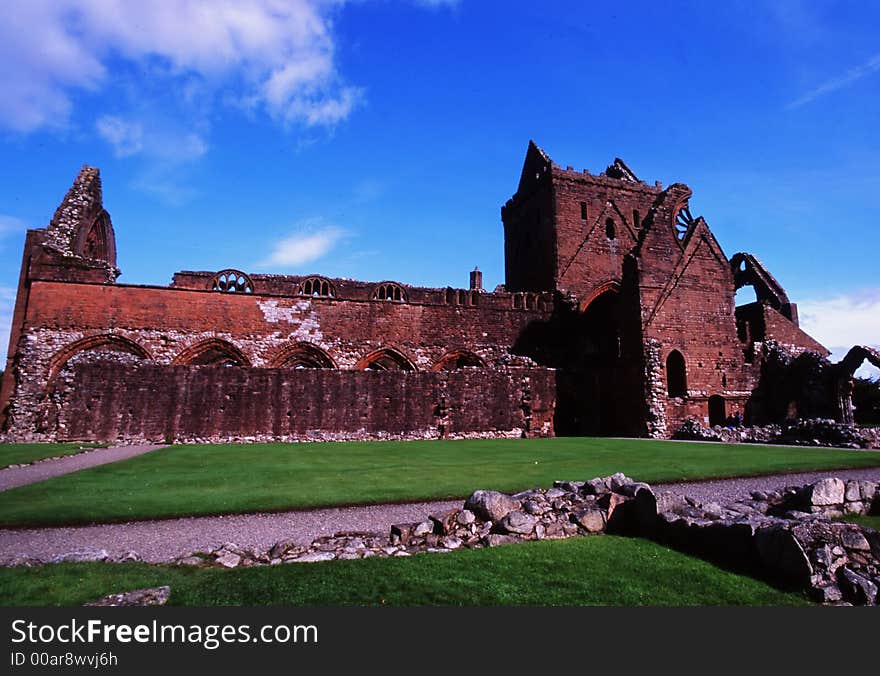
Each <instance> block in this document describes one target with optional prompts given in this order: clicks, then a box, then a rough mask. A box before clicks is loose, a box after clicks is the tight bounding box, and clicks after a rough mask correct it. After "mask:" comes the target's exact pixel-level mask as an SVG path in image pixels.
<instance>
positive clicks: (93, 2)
mask: <svg viewBox="0 0 880 676" xmlns="http://www.w3.org/2000/svg"><path fill="white" fill-rule="evenodd" d="M344 3H345V0H249V1H247V2H245V1H242V0H163V2H161V3H135V2H131V1H130V0H7V2H6V3H5V5H4V20H3V22H0V79H2V81H3V83H4V91H3V96H2V97H0V124H3V125H4V126H6V127H8V128H11V129H14V130H17V131H31V130H34V129H38V128H45V127H63V126H65V124H67V122H68V118H69V116H70V113H71V110H72V98H73V95H74V93H75V92H76V91H77V90H99V89H101V88H103V87H106V86H107V85H108V84H109V83H110V81H111V78H110V77H109V72H110V71H111V69H112V68H113V66H114V60H115V59H119V58H122V59H126V60H129V61H131V62H135V63H139V64H154V65H155V63H157V62H158V63H159V64H162V65H164V70H165V73H166V77H167V78H169V80H170V81H172V82H174V81H175V78H179V79H187V78H189V79H191V78H192V77H193V76H194V75H195V76H197V77H199V78H201V79H203V80H205V81H206V82H208V83H210V84H211V86H212V87H213V88H215V89H217V90H223V91H227V90H229V89H234V90H235V91H236V95H235V97H233V98H236V97H237V98H238V99H239V100H242V101H245V100H246V101H248V102H249V103H250V104H251V105H256V106H259V107H261V108H262V109H264V110H265V111H266V112H267V113H268V114H270V115H271V116H272V117H273V118H275V119H278V120H280V121H283V122H285V123H289V124H301V125H304V126H323V125H332V124H335V123H337V122H339V121H340V120H342V119H345V117H347V116H348V115H349V114H350V113H351V111H352V110H353V109H354V107H355V106H356V104H357V103H358V102H359V101H360V100H361V99H362V90H360V89H358V88H357V87H352V86H350V85H347V84H346V83H345V82H344V80H343V78H342V77H341V75H340V73H339V72H338V68H337V64H336V58H335V51H336V44H335V36H334V34H333V22H332V19H333V14H334V12H335V11H336V9H337V8H338V7H341V6H342V5H343V4H344ZM181 89H182V87H181ZM105 127H106V120H105ZM135 131H136V130H134V129H131V128H120V127H118V126H117V127H113V126H112V123H111V127H110V128H109V129H108V128H105V129H104V130H103V132H102V135H103V136H105V138H107V137H108V136H110V137H113V138H116V139H117V140H115V141H114V140H111V143H114V145H115V146H117V144H119V145H118V149H117V152H122V153H123V154H125V153H129V154H131V153H134V152H137V151H136V150H135V149H136V148H137V147H138V144H137V139H136V134H135ZM133 134H134V135H133Z"/></svg>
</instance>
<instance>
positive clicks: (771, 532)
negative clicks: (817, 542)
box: [755, 525, 813, 587]
mask: <svg viewBox="0 0 880 676" xmlns="http://www.w3.org/2000/svg"><path fill="white" fill-rule="evenodd" d="M755 547H756V548H757V551H758V556H759V558H760V561H761V564H762V565H763V566H764V568H765V569H766V570H767V571H768V572H770V573H772V574H774V575H776V576H777V577H780V578H782V579H783V580H785V581H787V582H791V583H793V584H797V585H798V586H801V587H807V586H808V585H809V584H810V577H811V576H812V574H813V566H812V565H811V564H810V560H809V558H807V554H806V552H804V549H803V547H801V544H800V542H798V540H797V538H795V536H794V534H793V533H792V532H791V531H790V530H788V529H787V528H785V527H784V526H781V525H775V526H769V527H767V528H761V529H759V530H758V531H757V532H756V533H755Z"/></svg>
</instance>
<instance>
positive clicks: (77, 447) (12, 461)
mask: <svg viewBox="0 0 880 676" xmlns="http://www.w3.org/2000/svg"><path fill="white" fill-rule="evenodd" d="M102 446H106V444H87V443H72V444H0V468H3V467H9V465H24V464H28V463H31V462H36V461H37V460H44V459H45V458H53V457H56V456H62V455H72V454H74V453H82V452H83V451H86V450H91V449H94V448H101V447H102Z"/></svg>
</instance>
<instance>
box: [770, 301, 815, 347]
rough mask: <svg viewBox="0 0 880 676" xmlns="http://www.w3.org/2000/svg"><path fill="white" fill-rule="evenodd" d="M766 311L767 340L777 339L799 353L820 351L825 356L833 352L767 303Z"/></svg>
mask: <svg viewBox="0 0 880 676" xmlns="http://www.w3.org/2000/svg"><path fill="white" fill-rule="evenodd" d="M762 308H763V311H764V327H765V333H766V339H767V340H775V341H776V342H778V343H780V344H781V345H783V346H784V347H785V348H786V349H788V350H790V351H791V352H793V353H795V354H798V353H800V352H803V351H804V350H810V351H811V352H818V353H819V354H821V355H822V356H824V357H827V356H828V355H829V354H831V353H830V352H829V351H828V350H827V349H826V348H825V346H824V345H822V344H820V343H819V342H818V341H816V340H815V339H814V338H813V337H812V336H809V335H807V334H806V333H804V331H802V330H801V329H800V327H798V326H795V325H794V323H792V322H791V320H789V319H788V317H785V316H783V315H781V314H780V313H778V312H777V311H776V310H774V309H773V308H772V307H768V306H766V305H764V306H762Z"/></svg>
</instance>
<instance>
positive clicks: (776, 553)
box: [177, 473, 880, 605]
mask: <svg viewBox="0 0 880 676" xmlns="http://www.w3.org/2000/svg"><path fill="white" fill-rule="evenodd" d="M872 510H874V512H877V511H880V488H878V484H875V483H873V482H869V481H849V482H843V481H842V480H840V479H835V478H826V479H822V480H820V481H817V482H814V483H812V484H809V485H807V486H799V487H796V486H792V487H788V488H785V489H783V490H779V491H774V492H772V493H762V492H755V493H752V495H751V496H750V497H749V498H748V499H742V500H737V501H734V502H731V503H729V504H724V505H721V504H718V503H714V502H707V503H701V502H699V501H696V500H694V499H692V498H689V497H686V496H683V495H679V494H674V493H661V494H659V495H657V494H655V493H654V491H653V490H652V489H651V487H650V486H648V484H645V483H642V482H638V481H634V480H633V479H631V478H629V477H626V476H625V475H623V474H620V473H618V474H613V475H611V476H608V477H599V478H595V479H592V480H590V481H557V482H555V483H554V486H553V488H549V489H544V488H533V489H530V490H527V491H523V492H522V493H517V494H516V495H506V494H504V493H499V492H497V491H488V490H481V491H476V492H475V493H473V495H471V496H470V497H469V498H468V499H467V501H466V502H465V503H464V505H463V506H462V508H461V509H454V510H451V511H448V512H443V513H440V514H432V515H430V516H428V517H427V518H426V519H425V520H423V521H420V522H414V523H402V524H395V525H393V526H392V527H391V531H390V534H388V535H385V534H381V533H361V532H342V533H336V534H335V535H332V536H322V537H320V538H318V539H316V540H314V541H313V542H312V543H311V544H309V545H302V544H299V543H296V542H293V541H281V542H278V543H276V544H275V545H274V546H273V547H272V548H271V549H270V550H268V551H264V552H260V551H256V550H253V549H247V548H242V547H238V546H237V545H235V544H232V543H228V544H225V545H223V546H222V547H219V548H218V549H216V550H213V551H210V552H201V553H195V554H192V555H190V556H187V557H183V558H181V559H178V561H177V563H179V564H181V565H197V566H221V567H226V568H237V567H246V566H255V565H279V564H285V563H312V562H317V561H330V560H345V559H360V558H368V557H373V556H380V557H403V556H410V555H413V554H418V553H422V552H450V551H453V550H456V549H460V548H463V547H464V548H477V547H495V546H498V545H505V544H513V543H517V542H524V541H528V540H546V539H560V538H568V537H574V536H581V535H589V534H598V533H611V534H620V535H634V536H641V537H648V538H651V539H654V540H656V541H658V542H660V543H663V544H667V545H670V546H673V547H675V548H677V549H679V550H682V551H685V552H688V553H692V554H696V555H698V556H702V557H705V558H709V559H712V560H716V561H719V562H722V563H724V564H725V565H729V566H733V567H736V568H738V569H743V570H747V571H749V572H753V573H755V574H757V575H759V576H762V577H767V578H770V579H773V580H775V581H777V582H780V583H782V584H785V585H787V586H790V587H795V588H800V589H807V590H810V592H811V595H812V596H813V598H815V599H816V600H818V601H821V602H824V603H846V604H854V605H877V604H878V601H880V599H878V586H880V533H878V532H877V531H874V530H872V529H870V528H864V527H861V526H858V525H856V524H852V523H845V522H839V521H832V520H831V519H832V518H833V517H838V516H842V515H846V514H868V513H871V512H872Z"/></svg>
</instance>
